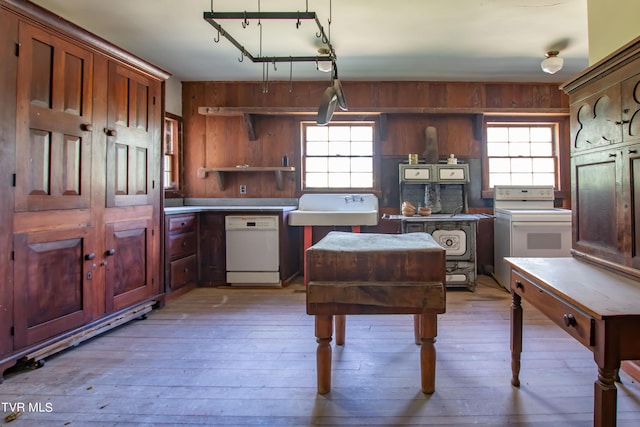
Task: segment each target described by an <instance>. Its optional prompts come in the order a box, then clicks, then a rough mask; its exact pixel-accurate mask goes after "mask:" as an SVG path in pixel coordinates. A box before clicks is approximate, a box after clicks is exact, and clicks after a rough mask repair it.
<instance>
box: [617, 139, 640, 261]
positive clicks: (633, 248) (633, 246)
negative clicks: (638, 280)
mask: <svg viewBox="0 0 640 427" xmlns="http://www.w3.org/2000/svg"><path fill="white" fill-rule="evenodd" d="M622 155H623V157H622V158H623V163H624V164H623V168H622V186H623V195H624V200H625V202H624V204H623V205H621V206H620V210H621V211H623V212H624V213H625V214H627V215H626V216H625V222H626V224H625V226H624V228H625V231H626V232H625V233H624V239H625V240H624V244H625V248H626V253H627V254H628V258H629V260H628V262H627V264H628V265H630V266H631V267H633V268H636V269H640V144H634V145H631V146H627V147H625V148H624V149H623V151H622ZM627 207H628V208H627Z"/></svg>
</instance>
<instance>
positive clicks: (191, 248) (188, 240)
mask: <svg viewBox="0 0 640 427" xmlns="http://www.w3.org/2000/svg"><path fill="white" fill-rule="evenodd" d="M197 250H198V241H197V238H196V233H195V232H194V231H191V232H189V233H183V234H176V235H172V236H169V258H170V259H176V258H182V257H184V256H187V255H191V254H195V253H196V252H197Z"/></svg>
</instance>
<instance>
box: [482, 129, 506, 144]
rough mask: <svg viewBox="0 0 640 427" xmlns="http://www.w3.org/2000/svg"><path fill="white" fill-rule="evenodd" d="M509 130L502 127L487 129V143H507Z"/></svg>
mask: <svg viewBox="0 0 640 427" xmlns="http://www.w3.org/2000/svg"><path fill="white" fill-rule="evenodd" d="M508 141H509V129H508V128H504V127H500V128H498V127H490V128H487V142H508Z"/></svg>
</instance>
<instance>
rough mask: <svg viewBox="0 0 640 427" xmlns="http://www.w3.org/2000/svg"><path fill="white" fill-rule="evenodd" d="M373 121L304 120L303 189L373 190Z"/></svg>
mask: <svg viewBox="0 0 640 427" xmlns="http://www.w3.org/2000/svg"><path fill="white" fill-rule="evenodd" d="M373 129H374V124H373V122H358V123H347V122H343V123H340V122H336V123H329V124H327V125H324V126H317V125H315V124H312V123H302V145H303V146H302V153H303V154H302V156H303V165H304V175H303V177H304V179H303V189H310V190H313V189H353V188H357V189H372V188H373V151H374V144H373V136H374V134H373Z"/></svg>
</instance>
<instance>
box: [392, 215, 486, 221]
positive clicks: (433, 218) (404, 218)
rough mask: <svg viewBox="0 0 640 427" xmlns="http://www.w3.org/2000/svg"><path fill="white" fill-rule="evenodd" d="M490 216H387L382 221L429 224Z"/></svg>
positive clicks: (476, 219) (475, 219)
mask: <svg viewBox="0 0 640 427" xmlns="http://www.w3.org/2000/svg"><path fill="white" fill-rule="evenodd" d="M488 217H490V215H486V214H465V213H462V214H455V215H451V214H431V215H427V216H420V215H414V216H405V215H385V216H383V217H382V219H388V220H396V221H397V220H400V221H409V222H428V221H478V220H480V219H482V218H488Z"/></svg>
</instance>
